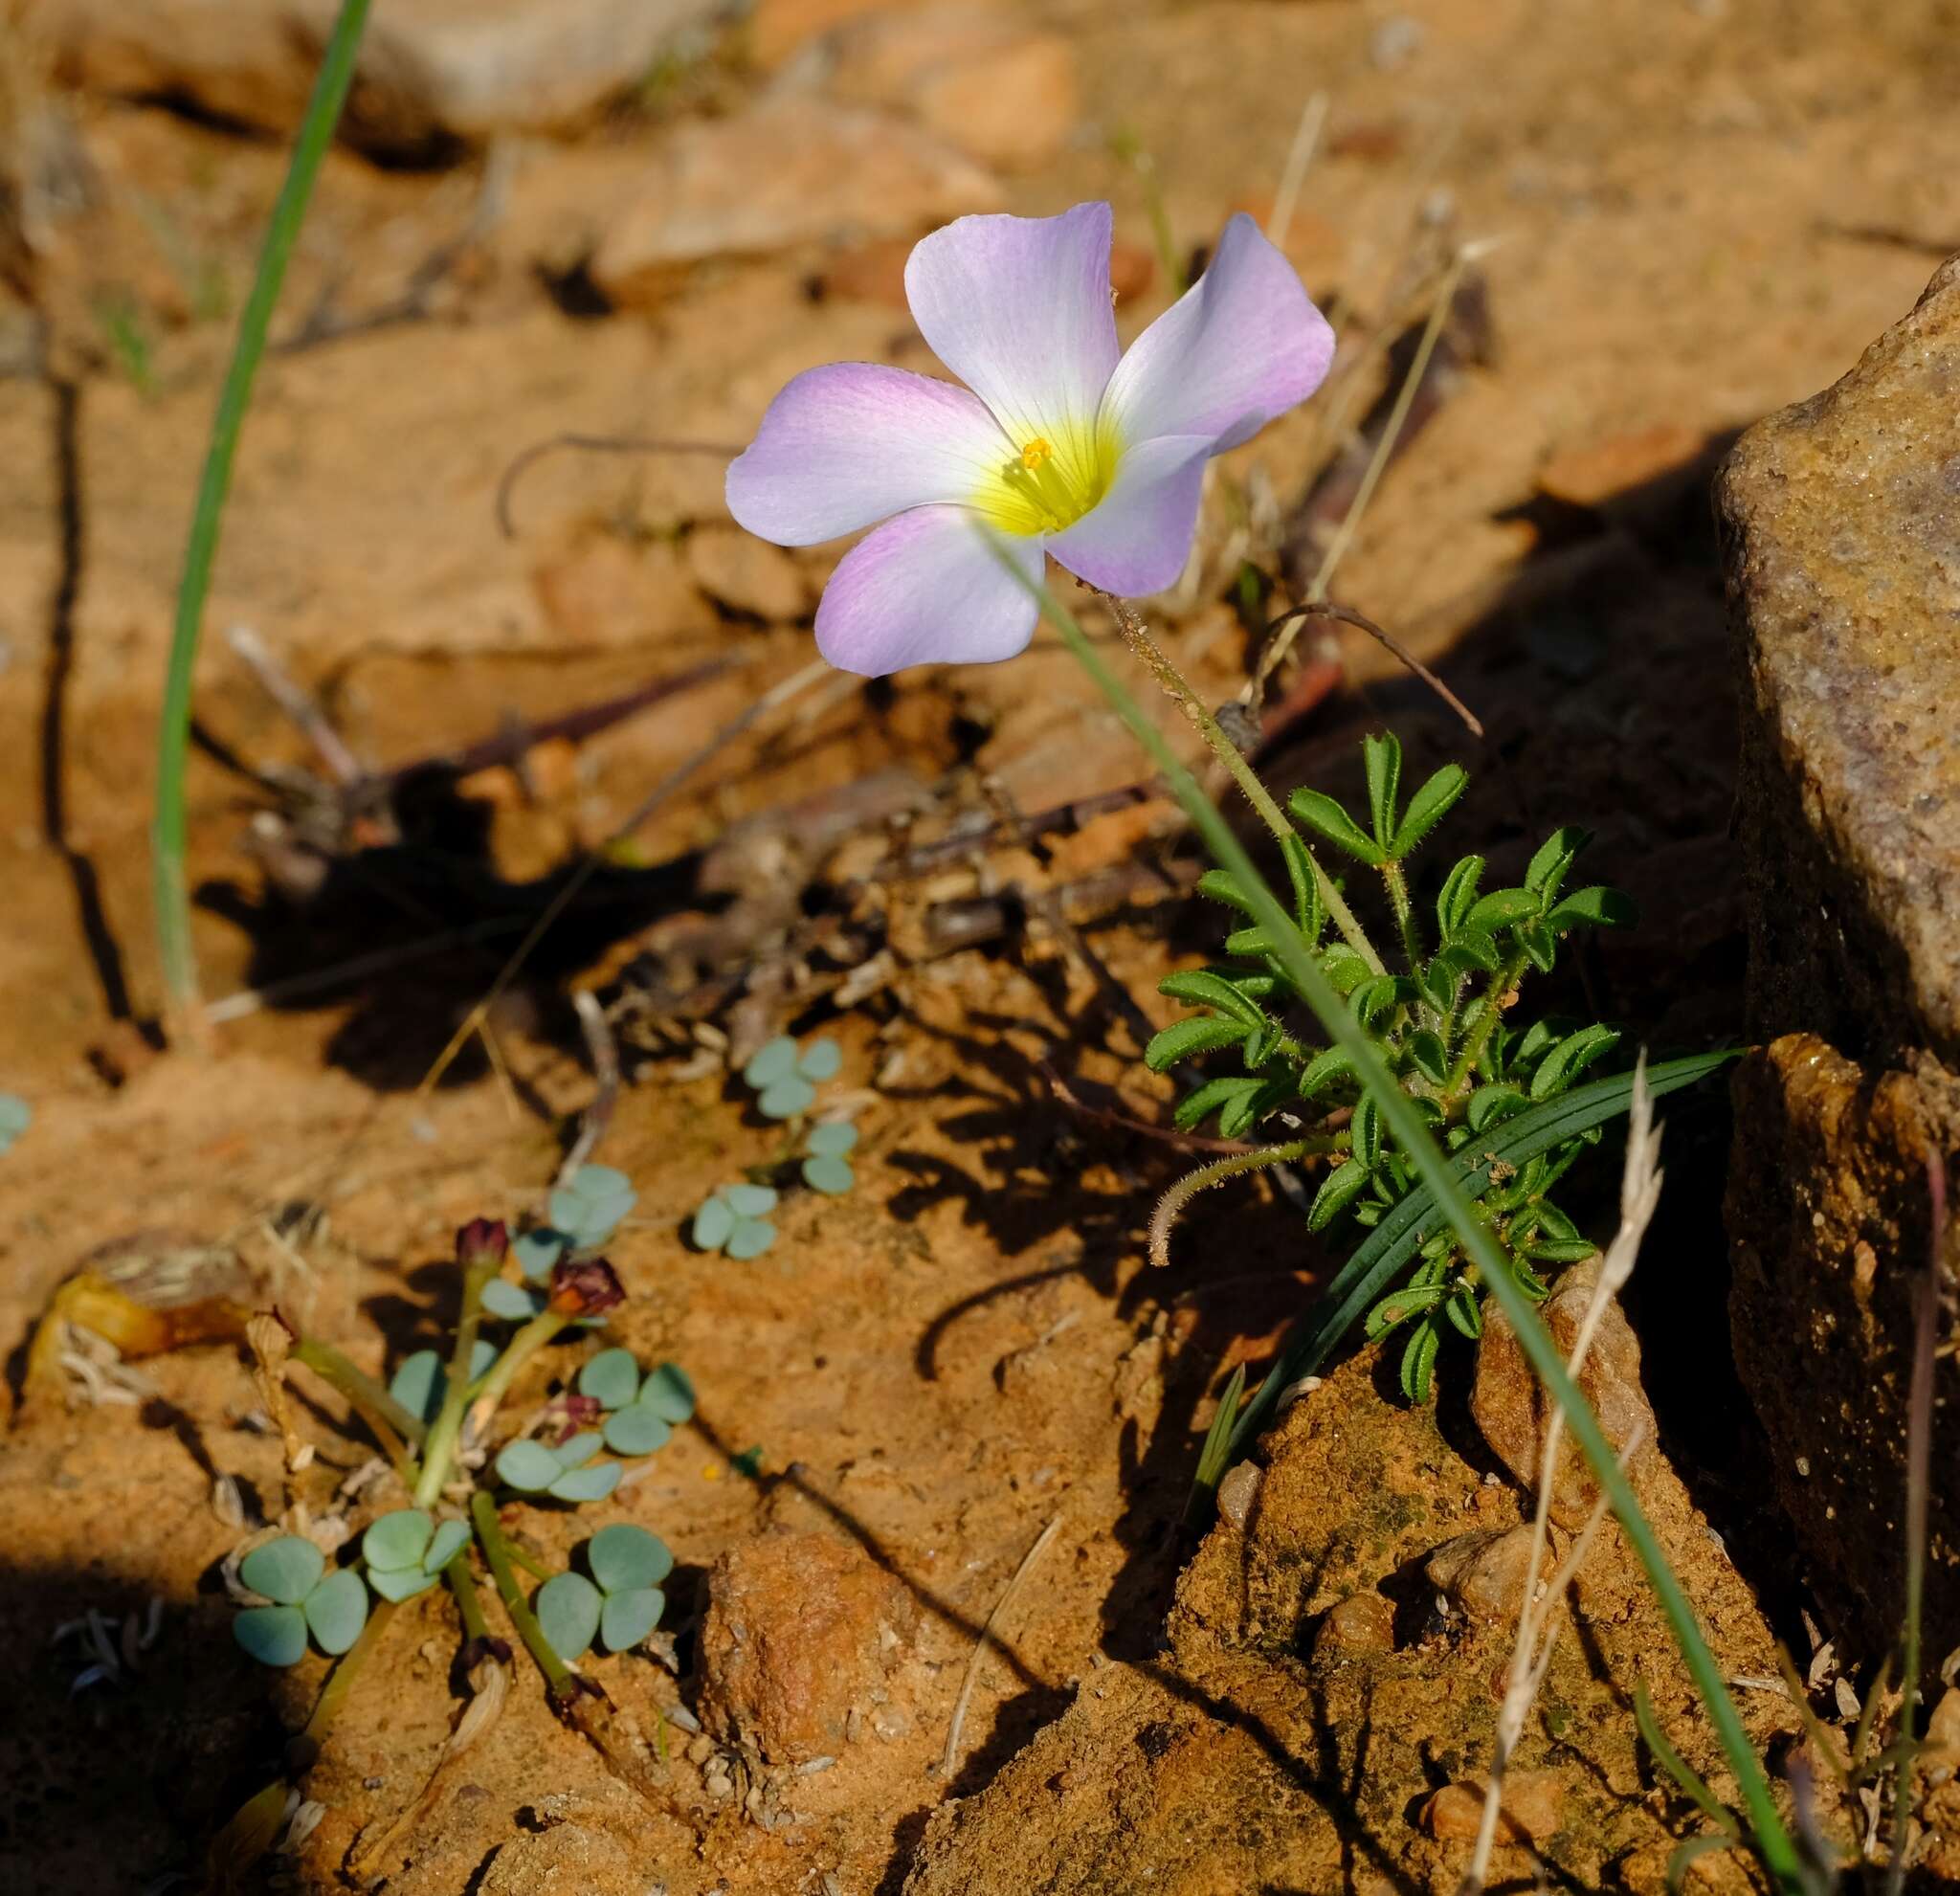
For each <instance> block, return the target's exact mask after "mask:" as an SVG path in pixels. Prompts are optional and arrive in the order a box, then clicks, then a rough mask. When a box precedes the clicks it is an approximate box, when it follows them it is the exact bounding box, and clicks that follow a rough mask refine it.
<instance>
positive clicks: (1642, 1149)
mask: <svg viewBox="0 0 1960 1896" xmlns="http://www.w3.org/2000/svg"><path fill="white" fill-rule="evenodd" d="M1646 1069H1647V1060H1646V1055H1645V1054H1644V1053H1642V1055H1641V1056H1640V1060H1639V1063H1638V1064H1637V1066H1636V1067H1635V1069H1634V1099H1633V1107H1632V1110H1631V1112H1630V1113H1629V1115H1628V1120H1627V1160H1626V1170H1625V1171H1624V1173H1623V1174H1622V1177H1621V1182H1620V1200H1619V1204H1620V1223H1619V1230H1618V1232H1617V1233H1616V1234H1615V1237H1614V1240H1613V1242H1612V1244H1611V1245H1610V1246H1608V1248H1607V1251H1606V1255H1605V1257H1604V1258H1603V1259H1602V1260H1601V1261H1600V1266H1599V1280H1598V1282H1597V1283H1595V1284H1594V1285H1593V1296H1592V1299H1591V1301H1590V1302H1589V1303H1588V1304H1587V1305H1586V1313H1585V1315H1584V1316H1583V1317H1582V1318H1581V1319H1580V1322H1579V1330H1578V1334H1577V1335H1576V1336H1575V1337H1574V1338H1573V1339H1572V1349H1571V1354H1570V1359H1569V1360H1568V1362H1567V1364H1566V1368H1567V1370H1568V1372H1570V1374H1571V1375H1572V1377H1573V1378H1574V1379H1575V1380H1576V1378H1577V1376H1578V1374H1579V1372H1580V1370H1581V1369H1582V1368H1583V1367H1584V1365H1585V1361H1586V1356H1587V1353H1588V1352H1589V1351H1590V1350H1591V1349H1592V1347H1593V1337H1594V1336H1595V1335H1596V1334H1597V1333H1598V1329H1599V1325H1600V1322H1601V1320H1602V1319H1603V1318H1604V1317H1605V1315H1606V1310H1607V1306H1608V1305H1610V1304H1611V1303H1612V1302H1613V1299H1614V1297H1615V1295H1616V1294H1617V1293H1618V1291H1619V1290H1620V1288H1621V1287H1622V1286H1623V1285H1624V1284H1625V1283H1626V1281H1627V1279H1628V1278H1629V1277H1631V1276H1632V1275H1633V1269H1634V1260H1635V1259H1636V1258H1637V1257H1638V1255H1639V1250H1640V1240H1641V1238H1643V1237H1644V1236H1645V1235H1646V1231H1647V1226H1648V1224H1649V1223H1650V1222H1651V1221H1652V1219H1653V1216H1654V1208H1655V1206H1656V1205H1658V1204H1659V1200H1660V1185H1661V1178H1662V1173H1661V1171H1660V1166H1659V1157H1660V1129H1659V1127H1658V1126H1655V1124H1654V1103H1653V1101H1652V1100H1651V1099H1650V1098H1649V1097H1648V1093H1647V1083H1646ZM1565 1423H1566V1415H1565V1410H1564V1408H1563V1407H1562V1406H1560V1405H1558V1404H1556V1403H1554V1404H1553V1406H1552V1412H1551V1419H1550V1420H1549V1421H1548V1423H1547V1425H1546V1430H1545V1447H1544V1452H1543V1454H1542V1456H1541V1458H1540V1461H1539V1470H1538V1504H1537V1507H1536V1510H1535V1511H1534V1513H1533V1515H1532V1521H1531V1550H1530V1554H1529V1556H1528V1557H1527V1559H1526V1563H1525V1597H1524V1599H1523V1601H1522V1602H1521V1603H1520V1605H1519V1608H1518V1639H1517V1644H1516V1645H1515V1647H1514V1648H1513V1649H1512V1652H1511V1661H1510V1666H1509V1668H1508V1670H1507V1671H1506V1673H1505V1676H1504V1696H1503V1704H1502V1705H1501V1706H1499V1708H1498V1715H1497V1738H1496V1743H1495V1746H1494V1747H1493V1752H1492V1757H1491V1766H1490V1779H1489V1782H1488V1784H1487V1786H1486V1787H1485V1790H1484V1796H1483V1818H1482V1821H1481V1823H1480V1824H1479V1826H1478V1831H1477V1842H1476V1846H1475V1848H1474V1849H1473V1850H1472V1851H1471V1855H1470V1867H1469V1868H1468V1869H1467V1870H1466V1871H1465V1872H1464V1875H1463V1881H1462V1883H1461V1885H1459V1896H1477V1892H1478V1891H1481V1889H1482V1887H1483V1884H1484V1879H1485V1877H1486V1876H1487V1875H1488V1873H1489V1870H1490V1853H1491V1848H1492V1846H1493V1845H1494V1844H1495V1842H1496V1841H1497V1828H1498V1818H1499V1816H1500V1814H1501V1811H1502V1807H1503V1785H1504V1773H1505V1770H1506V1769H1507V1768H1508V1766H1509V1764H1510V1760H1511V1753H1512V1751H1513V1750H1514V1749H1515V1748H1516V1746H1517V1743H1518V1739H1519V1736H1520V1734H1521V1733H1522V1732H1523V1730H1524V1729H1525V1718H1526V1714H1527V1713H1528V1712H1529V1711H1530V1709H1531V1705H1532V1701H1533V1700H1534V1699H1536V1698H1537V1696H1538V1690H1539V1687H1540V1686H1541V1685H1542V1684H1544V1683H1545V1675H1546V1673H1547V1671H1548V1668H1549V1667H1550V1664H1551V1655H1552V1650H1553V1647H1554V1646H1555V1645H1556V1643H1557V1639H1558V1632H1559V1628H1558V1625H1557V1623H1556V1621H1555V1618H1554V1616H1555V1615H1556V1613H1557V1611H1558V1608H1559V1605H1560V1602H1561V1601H1562V1600H1563V1599H1564V1597H1565V1594H1566V1591H1567V1589H1568V1588H1569V1587H1570V1585H1571V1582H1572V1580H1573V1578H1574V1577H1575V1576H1576V1575H1577V1573H1578V1570H1579V1566H1580V1563H1581V1562H1582V1561H1583V1560H1584V1558H1585V1555H1586V1551H1587V1550H1588V1549H1589V1548H1590V1547H1591V1545H1592V1542H1593V1534H1594V1533H1595V1532H1596V1531H1597V1529H1598V1528H1599V1526H1600V1524H1601V1523H1602V1522H1603V1520H1604V1519H1605V1514H1606V1496H1605V1495H1604V1493H1602V1494H1601V1495H1600V1497H1599V1502H1598V1505H1597V1506H1594V1508H1593V1513H1592V1516H1591V1518H1590V1519H1589V1520H1588V1521H1587V1523H1586V1526H1585V1528H1583V1529H1582V1530H1581V1532H1580V1534H1579V1537H1578V1539H1577V1540H1576V1541H1575V1542H1574V1543H1573V1545H1572V1549H1571V1551H1570V1553H1569V1554H1568V1555H1567V1557H1566V1559H1565V1561H1564V1563H1563V1565H1561V1566H1560V1568H1559V1570H1558V1572H1557V1573H1556V1574H1555V1575H1554V1576H1553V1578H1552V1580H1551V1582H1550V1584H1549V1585H1548V1587H1547V1588H1546V1590H1545V1594H1544V1596H1543V1597H1542V1598H1541V1597H1539V1596H1538V1574H1539V1569H1540V1565H1541V1563H1542V1561H1543V1560H1544V1557H1545V1545H1546V1533H1547V1524H1548V1520H1549V1518H1550V1514H1551V1491H1552V1484H1553V1483H1554V1482H1555V1481H1556V1480H1557V1478H1558V1465H1559V1450H1560V1448H1561V1446H1562V1445H1563V1442H1564V1437H1565ZM1640 1439H1641V1438H1640V1434H1639V1432H1636V1433H1635V1434H1634V1436H1633V1437H1632V1438H1631V1439H1629V1440H1628V1441H1627V1443H1626V1444H1625V1446H1624V1447H1623V1448H1622V1449H1621V1451H1620V1455H1619V1462H1620V1465H1621V1467H1625V1466H1626V1464H1627V1463H1628V1461H1631V1460H1632V1458H1633V1455H1634V1453H1635V1451H1636V1450H1637V1448H1638V1447H1639V1444H1640Z"/></svg>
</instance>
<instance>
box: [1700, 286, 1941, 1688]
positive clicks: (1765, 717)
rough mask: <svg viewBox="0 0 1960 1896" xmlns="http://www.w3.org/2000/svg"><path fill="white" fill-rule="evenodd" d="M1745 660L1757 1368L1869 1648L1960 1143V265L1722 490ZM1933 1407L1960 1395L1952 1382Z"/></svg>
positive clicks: (1883, 1632) (1745, 456) (1748, 1360)
mask: <svg viewBox="0 0 1960 1896" xmlns="http://www.w3.org/2000/svg"><path fill="white" fill-rule="evenodd" d="M1717 502H1718V508H1719V512H1720V516H1721V520H1722V524H1723V527H1724V531H1725V535H1726V553H1727V567H1728V586H1729V596H1730V608H1731V619H1732V623H1733V628H1734V635H1735V641H1736V647H1737V652H1738V657H1739V659H1740V662H1741V669H1742V685H1743V690H1742V727H1743V743H1742V773H1741V828H1742V835H1743V840H1744V848H1745V859H1746V871H1747V881H1748V905H1749V945H1750V969H1749V1014H1750V1021H1749V1026H1750V1033H1751V1037H1752V1038H1753V1039H1756V1040H1758V1041H1767V1042H1771V1044H1770V1045H1769V1046H1768V1047H1767V1048H1766V1050H1765V1051H1763V1052H1761V1053H1758V1054H1754V1055H1752V1056H1750V1058H1749V1059H1748V1060H1747V1061H1746V1062H1745V1063H1744V1064H1743V1066H1742V1068H1741V1069H1740V1070H1739V1072H1738V1075H1737V1079H1736V1086H1735V1092H1736V1104H1737V1111H1736V1135H1735V1150H1734V1155H1733V1158H1732V1161H1731V1164H1730V1168H1729V1186H1728V1198H1727V1204H1726V1219H1727V1224H1728V1231H1729V1237H1730V1239H1731V1243H1732V1247H1733V1263H1734V1270H1733V1278H1732V1283H1731V1289H1730V1293H1729V1319H1730V1327H1731V1331H1732V1334H1733V1339H1734V1348H1735V1356H1736V1363H1737V1367H1738V1369H1739V1370H1740V1372H1741V1374H1742V1378H1743V1382H1744V1385H1745V1387H1746V1388H1747V1389H1748V1393H1749V1396H1750V1400H1751V1401H1752V1403H1753V1404H1754V1406H1755V1409H1756V1412H1757V1414H1758V1416H1759V1417H1760V1418H1761V1420H1762V1422H1763V1425H1764V1429H1765V1432H1766V1434H1767V1436H1768V1439H1769V1443H1770V1451H1771V1462H1772V1466H1773V1468H1774V1471H1775V1478H1776V1483H1777V1487H1778V1491H1779V1495H1780V1498H1781V1500H1782V1503H1783V1506H1784V1508H1785V1510H1786V1511H1787V1512H1788V1513H1789V1515H1790V1517H1791V1520H1792V1522H1793V1526H1794V1528H1795V1531H1796V1534H1797V1538H1798V1540H1799V1542H1800V1544H1801V1545H1802V1547H1803V1549H1804V1551H1805V1553H1806V1555H1807V1564H1808V1566H1809V1568H1810V1570H1811V1572H1812V1573H1813V1576H1814V1578H1815V1582H1816V1584H1817V1586H1818V1587H1819V1589H1820V1591H1821V1592H1822V1594H1823V1595H1824V1597H1825V1599H1826V1601H1827V1602H1828V1603H1829V1604H1830V1606H1831V1607H1832V1609H1833V1612H1834V1614H1835V1615H1836V1616H1837V1618H1838V1624H1839V1625H1840V1626H1841V1627H1842V1628H1843V1629H1844V1631H1845V1632H1846V1634H1847V1635H1848V1636H1849V1637H1851V1638H1853V1639H1855V1640H1857V1641H1859V1642H1860V1646H1861V1648H1863V1649H1870V1650H1878V1649H1880V1648H1881V1647H1882V1646H1884V1645H1886V1644H1888V1643H1889V1642H1890V1641H1891V1640H1892V1639H1893V1638H1894V1637H1896V1634H1897V1629H1898V1625H1899V1615H1900V1611H1901V1607H1902V1603H1903V1595H1904V1565H1903V1548H1904V1540H1903V1535H1902V1532H1901V1528H1900V1507H1901V1501H1902V1497H1903V1488H1904V1447H1905V1422H1906V1392H1907V1387H1908V1384H1909V1378H1910V1366H1911V1356H1912V1343H1913V1323H1914V1292H1915V1288H1916V1286H1917V1284H1918V1283H1920V1282H1921V1279H1922V1274H1923V1272H1924V1271H1925V1269H1926V1268H1927V1244H1928V1230H1929V1201H1928V1191H1927V1173H1926V1154H1927V1149H1935V1150H1938V1151H1942V1152H1950V1151H1952V1150H1954V1149H1956V1148H1960V1079H1956V1078H1955V1073H1956V1070H1960V258H1955V259H1953V260H1951V261H1949V263H1948V264H1947V265H1946V266H1945V267H1944V268H1943V269H1942V270H1941V271H1940V272H1939V273H1938V275H1936V276H1935V277H1934V278H1933V280H1932V282H1931V284H1930V285H1929V286H1928V287H1927V292H1926V294H1925V296H1924V297H1922V298H1921V300H1920V301H1919V303H1918V305H1917V306H1916V307H1915V308H1914V309H1913V310H1912V312H1911V313H1910V314H1909V315H1908V316H1906V317H1905V318H1904V320H1903V321H1902V322H1900V323H1897V324H1896V325H1895V326H1894V327H1893V328H1891V329H1889V330H1887V331H1886V333H1885V334H1884V335H1883V336H1882V337H1881V338H1880V339H1879V340H1878V341H1877V342H1876V343H1874V344H1873V345H1872V346H1871V347H1870V348H1869V349H1867V350H1866V352H1865V354H1864V357H1863V359H1862V360H1861V361H1860V363H1859V364H1858V366H1857V368H1854V369H1853V370H1852V371H1851V372H1850V374H1848V375H1846V376H1845V377H1844V378H1843V379H1842V380H1841V381H1839V382H1838V383H1837V384H1835V385H1834V386H1833V387H1832V388H1830V389H1827V390H1824V392H1823V393H1821V394H1819V395H1815V396H1813V397H1812V398H1811V399H1810V400H1809V401H1805V402H1799V403H1798V404H1797V405H1796V406H1795V407H1793V408H1790V409H1786V410H1784V411H1783V412H1782V413H1780V414H1775V415H1771V417H1770V418H1769V419H1768V420H1766V421H1762V422H1759V423H1758V424H1757V425H1756V426H1755V427H1753V428H1751V429H1750V430H1749V431H1748V434H1746V435H1744V436H1743V437H1742V440H1741V441H1740V442H1739V443H1738V444H1737V446H1736V448H1735V450H1734V452H1733V453H1732V454H1731V456H1730V457H1729V459H1728V461H1727V462H1726V465H1725V467H1724V469H1723V472H1722V476H1721V479H1720V481H1719V483H1718V489H1717ZM1938 1378H1939V1380H1938V1387H1937V1390H1936V1397H1937V1400H1938V1402H1939V1405H1940V1406H1939V1408H1938V1409H1937V1410H1936V1414H1939V1415H1944V1416H1950V1415H1952V1414H1953V1413H1954V1412H1955V1408H1956V1404H1960V1372H1956V1371H1955V1367H1954V1363H1953V1360H1952V1359H1951V1358H1950V1357H1949V1358H1948V1359H1947V1360H1946V1361H1945V1362H1944V1363H1943V1364H1942V1365H1941V1367H1940V1370H1939V1372H1938ZM1932 1465H1933V1470H1934V1482H1933V1518H1932V1534H1931V1569H1930V1572H1929V1573H1928V1575H1927V1620H1928V1631H1927V1650H1928V1652H1929V1653H1939V1652H1944V1651H1945V1650H1946V1649H1947V1648H1948V1647H1949V1646H1950V1645H1951V1644H1952V1643H1953V1642H1954V1641H1955V1640H1956V1639H1960V1556H1956V1555H1955V1554H1954V1552H1953V1550H1954V1548H1955V1547H1956V1545H1960V1464H1956V1463H1955V1461H1954V1458H1953V1457H1952V1455H1951V1453H1950V1450H1949V1447H1947V1446H1942V1445H1936V1447H1935V1452H1934V1456H1933V1464H1932Z"/></svg>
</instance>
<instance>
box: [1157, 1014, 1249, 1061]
mask: <svg viewBox="0 0 1960 1896" xmlns="http://www.w3.org/2000/svg"><path fill="white" fill-rule="evenodd" d="M1247 1032H1248V1029H1247V1027H1246V1024H1245V1022H1244V1021H1242V1020H1238V1019H1229V1018H1226V1017H1224V1016H1222V1015H1215V1014H1209V1015H1195V1016H1194V1017H1192V1019H1190V1020H1173V1021H1172V1022H1171V1023H1170V1025H1169V1027H1167V1028H1165V1029H1164V1031H1163V1032H1162V1033H1161V1034H1156V1035H1153V1036H1152V1037H1151V1038H1150V1044H1149V1045H1148V1046H1147V1047H1146V1048H1145V1049H1144V1064H1145V1065H1146V1066H1147V1067H1148V1068H1149V1069H1150V1071H1151V1072H1152V1073H1163V1072H1165V1071H1167V1070H1168V1069H1169V1068H1170V1067H1173V1066H1175V1065H1176V1064H1177V1062H1178V1061H1179V1060H1189V1059H1191V1058H1192V1055H1193V1054H1201V1053H1209V1052H1210V1051H1211V1050H1212V1049H1213V1048H1214V1047H1229V1046H1233V1045H1236V1043H1237V1042H1238V1041H1240V1040H1243V1039H1244V1038H1245V1037H1246V1034H1247Z"/></svg>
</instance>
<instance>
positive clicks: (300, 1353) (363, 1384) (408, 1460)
mask: <svg viewBox="0 0 1960 1896" xmlns="http://www.w3.org/2000/svg"><path fill="white" fill-rule="evenodd" d="M292 1360H293V1361H294V1362H296V1363H303V1364H305V1366H306V1367H307V1368H308V1369H309V1370H311V1371H312V1372H313V1373H314V1374H315V1375H316V1376H318V1377H319V1378H320V1379H321V1381H322V1382H324V1383H329V1384H331V1385H332V1387H333V1388H335V1389H337V1390H338V1391H339V1392H340V1393H341V1394H343V1395H344V1396H345V1397H346V1399H347V1401H348V1402H349V1403H351V1404H352V1405H353V1410H354V1413H355V1415H357V1416H360V1418H361V1419H362V1420H363V1421H364V1422H366V1423H367V1427H368V1429H369V1431H370V1432H371V1433H372V1435H373V1437H374V1439H375V1440H376V1441H378V1442H379V1443H380V1444H381V1452H382V1453H383V1454H384V1455H386V1456H387V1457H388V1459H389V1460H390V1461H392V1462H393V1463H394V1468H395V1473H396V1474H398V1475H399V1476H400V1477H401V1478H402V1483H403V1484H404V1485H405V1486H407V1487H410V1488H412V1487H413V1486H414V1485H415V1483H416V1482H417V1480H418V1479H419V1473H418V1470H417V1467H416V1461H415V1457H414V1454H413V1452H412V1450H411V1448H410V1446H409V1444H410V1443H413V1444H414V1445H415V1447H418V1448H419V1447H420V1446H421V1443H422V1439H423V1437H424V1436H425V1435H426V1434H427V1430H426V1429H424V1427H423V1425H422V1419H421V1417H420V1416H412V1415H410V1413H409V1412H408V1411H407V1410H406V1409H404V1408H403V1407H402V1405H401V1404H400V1403H399V1402H397V1401H396V1400H395V1399H394V1397H393V1396H391V1395H390V1394H389V1393H388V1391H387V1390H385V1389H383V1388H382V1386H381V1385H380V1384H379V1383H378V1382H376V1381H375V1380H374V1378H373V1377H372V1376H370V1375H367V1374H366V1373H365V1372H362V1371H360V1370H357V1369H356V1368H355V1367H354V1366H353V1364H351V1363H350V1362H348V1361H347V1359H346V1358H345V1356H343V1355H342V1354H341V1352H340V1351H339V1350H336V1349H335V1348H334V1347H333V1346H332V1345H331V1344H330V1343H317V1342H315V1341H314V1340H313V1339H312V1338H311V1337H307V1336H302V1337H301V1338H300V1340H299V1341H298V1342H297V1343H295V1344H294V1345H293V1355H292Z"/></svg>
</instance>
